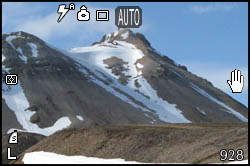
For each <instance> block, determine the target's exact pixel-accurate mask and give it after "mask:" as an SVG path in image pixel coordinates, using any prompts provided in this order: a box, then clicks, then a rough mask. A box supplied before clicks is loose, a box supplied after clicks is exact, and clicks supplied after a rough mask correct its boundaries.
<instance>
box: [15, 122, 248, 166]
mask: <svg viewBox="0 0 250 166" xmlns="http://www.w3.org/2000/svg"><path fill="white" fill-rule="evenodd" d="M221 149H234V150H237V149H242V150H243V151H244V159H248V124H247V123H224V124H218V123H217V124H211V123H210V124H209V123H203V124H164V125H123V126H119V125H116V126H95V127H88V128H82V129H66V130H62V131H59V132H57V133H55V134H53V135H52V136H49V137H46V138H44V139H42V140H41V141H39V142H38V143H37V144H35V145H34V146H32V147H30V148H28V149H27V150H26V151H25V152H33V151H46V152H55V153H58V154H64V155H68V156H73V155H84V156H88V157H100V158H107V159H108V158H109V159H111V158H122V159H125V160H126V161H137V162H144V163H220V162H221V161H220V155H219V152H220V150H221ZM25 152H24V153H25ZM24 153H22V154H21V155H19V157H18V161H16V162H13V163H22V158H23V155H24Z"/></svg>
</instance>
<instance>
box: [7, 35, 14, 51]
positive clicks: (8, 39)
mask: <svg viewBox="0 0 250 166" xmlns="http://www.w3.org/2000/svg"><path fill="white" fill-rule="evenodd" d="M16 38H17V36H8V37H6V41H7V42H8V43H9V44H10V45H11V47H12V48H14V49H15V47H14V45H13V44H12V40H14V39H16Z"/></svg>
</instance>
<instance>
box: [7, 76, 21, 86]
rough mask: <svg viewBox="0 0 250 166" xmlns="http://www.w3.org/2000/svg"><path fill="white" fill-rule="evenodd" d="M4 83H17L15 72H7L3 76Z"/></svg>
mask: <svg viewBox="0 0 250 166" xmlns="http://www.w3.org/2000/svg"><path fill="white" fill-rule="evenodd" d="M5 83H6V85H17V83H18V76H17V74H7V75H6V76H5Z"/></svg>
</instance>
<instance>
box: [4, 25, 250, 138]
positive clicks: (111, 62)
mask: <svg viewBox="0 0 250 166" xmlns="http://www.w3.org/2000/svg"><path fill="white" fill-rule="evenodd" d="M11 36H12V38H13V37H14V38H13V39H12V40H11V41H9V39H10V38H9V37H11ZM120 42H126V43H130V44H132V45H134V46H135V48H133V49H134V50H136V51H138V50H139V51H141V52H142V53H143V54H144V56H143V57H142V58H139V59H137V61H136V62H135V63H134V65H136V66H138V64H141V65H142V66H143V67H142V68H141V67H140V66H138V67H136V70H137V71H140V72H141V74H140V77H143V78H145V81H147V82H148V84H149V85H150V87H152V89H153V90H154V91H155V92H156V94H157V96H158V97H159V98H161V99H162V100H164V101H167V102H168V103H170V104H175V105H176V108H178V109H179V110H180V111H181V114H182V115H183V116H184V117H185V118H186V119H187V120H188V121H190V122H225V123H226V122H241V120H240V119H239V118H237V117H236V116H234V115H233V114H232V113H230V111H229V110H227V109H226V108H225V107H223V106H221V105H219V104H217V103H215V102H214V101H212V100H211V99H209V98H208V97H206V96H204V95H202V94H200V93H198V92H197V91H196V90H195V89H194V88H193V87H192V86H191V85H192V84H195V85H196V86H197V87H199V88H200V89H202V90H204V91H206V93H208V94H209V95H210V96H212V97H214V98H215V99H217V100H219V101H220V102H222V103H224V104H225V105H227V106H228V107H230V108H232V109H234V110H235V111H236V112H238V113H240V114H241V115H242V116H244V117H245V118H248V109H247V108H246V107H245V106H244V105H242V104H240V103H239V102H237V101H235V100H234V99H232V98H231V97H230V96H228V95H226V94H225V93H224V92H222V91H221V90H219V89H217V88H216V87H214V86H213V85H212V84H211V83H210V82H209V81H207V80H206V79H203V78H200V77H198V76H196V75H194V74H192V73H190V72H189V71H188V70H187V69H186V68H185V67H184V66H182V65H177V64H175V62H174V61H173V60H171V59H169V58H168V57H166V56H163V55H161V54H160V53H158V52H157V51H156V50H155V49H154V48H152V46H151V45H150V43H149V41H148V40H147V39H146V38H145V37H144V36H143V35H142V34H140V33H133V32H132V31H130V30H127V29H121V30H119V31H116V32H113V33H111V34H107V35H105V36H104V37H103V38H102V40H101V41H100V42H96V43H95V44H93V46H92V47H91V48H96V47H99V46H100V45H102V44H106V45H108V46H107V47H112V48H114V50H115V49H116V48H119V47H120ZM30 43H33V45H36V50H37V56H34V50H33V49H32V47H31V46H33V45H30ZM110 43H111V44H110ZM112 43H116V44H112ZM2 47H3V49H2V56H4V57H5V59H4V61H3V65H4V67H5V68H9V70H8V71H7V70H6V69H4V68H3V67H2V69H3V70H2V73H5V74H6V73H7V72H9V73H15V74H18V78H19V81H20V84H21V87H22V89H23V92H24V94H25V96H26V98H27V101H28V103H29V106H28V107H27V108H25V109H24V110H23V111H30V112H33V113H34V114H33V115H32V116H31V117H30V122H31V123H33V124H37V125H38V126H39V127H40V128H47V127H51V126H53V125H54V124H55V123H56V121H57V120H58V119H59V118H61V117H69V119H70V121H71V125H70V127H74V128H75V127H77V128H79V127H84V126H92V125H105V124H151V123H154V124H163V123H165V122H164V121H163V120H162V119H161V118H159V115H158V114H156V112H157V111H159V110H157V109H154V108H149V106H150V105H147V102H142V101H140V100H139V99H138V98H136V97H134V96H132V95H131V94H129V93H128V92H127V91H126V90H124V89H121V88H120V89H119V88H118V87H115V86H114V84H115V83H116V80H115V79H114V76H117V81H118V83H119V84H121V85H120V86H119V87H126V86H130V85H128V83H129V81H130V80H132V81H133V84H132V85H135V89H134V90H133V91H134V92H136V93H137V94H139V95H141V96H140V97H143V98H145V99H146V100H147V101H150V102H152V103H153V101H152V100H153V99H152V98H151V97H150V95H148V94H144V93H143V92H141V91H140V88H142V87H143V83H142V82H139V77H132V76H131V75H130V73H129V72H130V71H131V68H129V67H128V62H127V61H125V60H123V59H122V57H121V56H120V55H119V54H118V53H117V54H115V55H114V56H113V57H110V58H104V59H103V60H102V61H101V62H102V63H103V64H102V65H104V66H105V68H106V69H107V70H108V71H110V73H111V74H107V72H104V71H103V70H99V71H91V67H90V66H89V64H88V61H87V58H86V63H82V64H80V63H79V62H78V61H76V60H75V59H73V58H72V57H70V56H68V55H66V54H67V53H65V52H64V51H60V50H58V49H56V48H53V47H52V46H49V45H48V44H47V43H45V42H44V41H42V40H40V39H39V38H37V37H35V36H33V35H31V34H28V33H25V32H15V33H11V34H7V35H2ZM20 50H22V53H20ZM90 53H91V52H90ZM100 55H102V52H101V53H100ZM81 56H85V55H81ZM86 56H87V55H86ZM79 58H81V57H80V56H79ZM83 69H84V70H86V72H85V73H83V72H81V70H83ZM112 74H113V75H112ZM93 80H95V81H96V80H98V81H100V82H101V83H102V84H104V85H107V86H109V88H113V91H115V92H116V93H119V95H120V94H122V95H124V96H126V97H127V98H128V99H129V100H131V101H132V102H133V103H134V105H133V104H130V103H128V102H127V101H126V100H124V99H123V98H120V97H119V96H118V95H114V93H111V92H110V91H108V90H107V89H105V88H103V86H100V84H96V83H95V81H93ZM10 88H11V87H10ZM2 91H4V89H3V90H2ZM2 103H3V105H4V107H3V117H2V119H3V123H2V125H3V129H2V134H5V133H6V132H7V131H8V129H9V128H18V129H22V125H21V124H20V123H19V121H18V120H17V118H16V117H15V116H16V115H15V114H14V111H13V110H11V109H10V108H9V107H8V105H7V104H6V103H5V101H4V100H3V99H2ZM135 105H136V106H135ZM139 106H140V107H141V108H139ZM142 108H145V109H147V110H148V111H147V112H145V111H142ZM77 115H80V116H82V117H83V118H84V120H82V121H81V120H79V119H77V118H76V116H77ZM6 117H7V118H6ZM167 117H168V116H167ZM5 119H8V120H5ZM9 124H11V125H9Z"/></svg>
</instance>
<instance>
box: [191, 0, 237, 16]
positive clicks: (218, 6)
mask: <svg viewBox="0 0 250 166" xmlns="http://www.w3.org/2000/svg"><path fill="white" fill-rule="evenodd" d="M237 7H238V5H237V4H235V3H225V2H221V3H211V4H206V5H193V6H190V10H191V11H193V12H194V13H198V14H203V13H211V12H229V11H232V10H233V9H235V8H237Z"/></svg>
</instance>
